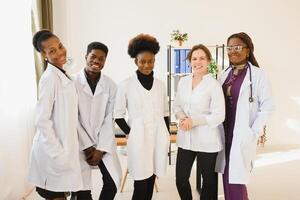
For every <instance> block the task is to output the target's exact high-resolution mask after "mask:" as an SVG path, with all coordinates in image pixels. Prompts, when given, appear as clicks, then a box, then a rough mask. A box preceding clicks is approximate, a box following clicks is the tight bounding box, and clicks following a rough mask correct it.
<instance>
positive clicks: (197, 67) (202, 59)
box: [190, 49, 210, 75]
mask: <svg viewBox="0 0 300 200" xmlns="http://www.w3.org/2000/svg"><path fill="white" fill-rule="evenodd" d="M190 62H191V66H192V69H193V73H194V74H197V75H205V74H207V73H208V68H207V67H208V65H209V63H210V60H209V59H208V57H207V55H206V54H205V52H204V51H203V50H202V49H197V50H195V51H193V53H192V55H191V61H190Z"/></svg>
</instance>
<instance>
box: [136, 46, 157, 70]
mask: <svg viewBox="0 0 300 200" xmlns="http://www.w3.org/2000/svg"><path fill="white" fill-rule="evenodd" d="M134 62H135V64H136V65H137V67H138V70H139V71H140V72H141V73H142V74H144V75H149V74H150V73H151V72H152V71H153V68H154V63H155V54H154V53H152V52H149V51H144V52H141V53H139V54H138V55H137V56H136V58H135V60H134Z"/></svg>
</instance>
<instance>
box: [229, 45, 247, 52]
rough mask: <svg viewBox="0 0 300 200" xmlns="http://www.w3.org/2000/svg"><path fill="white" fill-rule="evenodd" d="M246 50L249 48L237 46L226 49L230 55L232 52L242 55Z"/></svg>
mask: <svg viewBox="0 0 300 200" xmlns="http://www.w3.org/2000/svg"><path fill="white" fill-rule="evenodd" d="M244 48H247V47H244V46H242V45H236V46H228V47H226V49H227V52H228V53H231V52H238V53H240V52H241V51H242V50H243V49H244Z"/></svg>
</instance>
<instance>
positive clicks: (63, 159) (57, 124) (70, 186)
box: [29, 64, 82, 192]
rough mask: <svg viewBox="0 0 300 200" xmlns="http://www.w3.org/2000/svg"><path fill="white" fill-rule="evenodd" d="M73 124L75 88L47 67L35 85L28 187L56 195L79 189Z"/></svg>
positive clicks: (79, 174) (79, 175)
mask: <svg viewBox="0 0 300 200" xmlns="http://www.w3.org/2000/svg"><path fill="white" fill-rule="evenodd" d="M77 123H78V97H77V94H76V88H75V85H74V83H73V82H72V81H71V80H70V79H69V78H67V77H66V76H65V75H64V74H63V73H62V72H61V71H60V70H59V69H58V68H56V67H54V66H52V65H51V64H48V67H47V69H46V71H45V72H44V73H43V75H42V77H41V79H40V83H39V100H38V103H37V108H36V134H35V136H34V139H33V144H32V151H31V159H30V165H29V182H30V183H32V184H33V185H35V186H38V187H40V188H44V189H46V190H50V191H56V192H59V191H61V192H63V191H77V190H79V189H81V188H82V178H81V173H80V171H81V169H80V162H79V153H78V151H79V145H78V135H77Z"/></svg>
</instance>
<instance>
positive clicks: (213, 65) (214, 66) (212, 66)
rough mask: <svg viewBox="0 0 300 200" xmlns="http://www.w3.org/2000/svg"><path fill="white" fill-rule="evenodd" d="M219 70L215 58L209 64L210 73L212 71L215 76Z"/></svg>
mask: <svg viewBox="0 0 300 200" xmlns="http://www.w3.org/2000/svg"><path fill="white" fill-rule="evenodd" d="M218 72H219V68H218V64H217V63H216V61H215V60H214V59H212V61H211V62H210V63H209V65H208V73H211V74H212V75H213V76H214V77H217V75H218Z"/></svg>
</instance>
